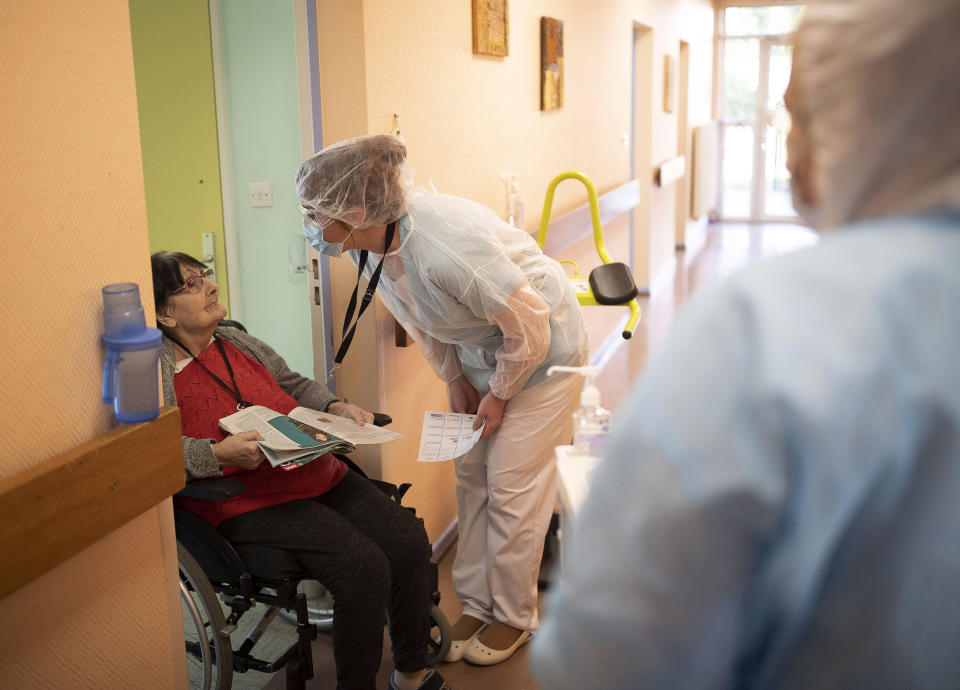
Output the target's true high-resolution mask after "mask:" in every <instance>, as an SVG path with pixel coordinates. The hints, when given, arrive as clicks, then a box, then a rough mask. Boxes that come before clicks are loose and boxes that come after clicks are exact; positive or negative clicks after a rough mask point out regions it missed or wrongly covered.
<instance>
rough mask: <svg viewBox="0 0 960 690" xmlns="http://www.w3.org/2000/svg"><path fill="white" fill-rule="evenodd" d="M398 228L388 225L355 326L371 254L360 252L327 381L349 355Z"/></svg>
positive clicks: (395, 225) (364, 251)
mask: <svg viewBox="0 0 960 690" xmlns="http://www.w3.org/2000/svg"><path fill="white" fill-rule="evenodd" d="M396 230H397V221H393V222H392V223H390V225H388V226H387V234H386V238H385V241H384V244H383V256H382V257H381V258H380V263H379V264H377V267H376V268H375V269H373V273H372V274H371V275H370V282H368V283H367V289H366V291H365V292H364V293H363V298H362V299H361V300H360V309H359V311H357V320H356V321H354V322H353V326H350V321H351V320H352V319H353V312H354V310H355V309H356V308H357V294H358V293H359V292H360V277H361V276H362V275H363V269H364V268H365V267H366V265H367V256H368V255H369V252H368V251H367V250H366V249H364V250H362V251H361V252H360V261H358V262H357V284H356V286H355V287H354V288H353V295H352V296H351V297H350V303H349V304H348V305H347V313H346V315H345V316H344V317H343V333H342V338H341V340H340V347H339V349H338V350H337V356H336V357H334V358H333V368H332V369H331V370H330V376H328V377H327V383H329V382H330V379H332V378H333V375H334V373H335V372H336V370H337V368H338V367H339V366H340V363H341V362H342V361H343V358H344V357H346V356H347V350H349V349H350V343H352V342H353V335H354V333H356V330H357V324H358V323H360V317H361V316H363V312H364V311H366V309H367V307H368V306H370V302H371V301H373V293H374V292H376V290H377V285H378V284H379V283H380V271H381V269H383V262H384V259H386V258H387V252H388V251H389V250H390V245H391V244H392V243H393V235H394V233H395V232H396Z"/></svg>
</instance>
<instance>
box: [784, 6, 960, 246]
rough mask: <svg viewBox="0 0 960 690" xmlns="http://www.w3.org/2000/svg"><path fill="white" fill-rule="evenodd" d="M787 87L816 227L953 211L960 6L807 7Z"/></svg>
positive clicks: (959, 201) (959, 195)
mask: <svg viewBox="0 0 960 690" xmlns="http://www.w3.org/2000/svg"><path fill="white" fill-rule="evenodd" d="M794 70H795V73H794V85H793V87H792V88H795V89H796V96H797V108H796V109H798V110H799V112H798V113H794V119H795V126H798V127H801V128H802V129H803V130H804V131H803V134H804V136H803V137H801V139H802V140H805V141H806V144H807V146H809V153H810V155H811V159H812V165H813V170H812V174H811V182H812V183H813V188H814V190H815V193H816V196H817V204H816V206H817V212H818V224H819V225H820V226H821V227H825V228H827V227H833V226H836V225H840V224H843V223H847V222H850V221H853V220H856V219H859V218H867V217H873V216H882V215H890V214H895V213H906V212H911V211H919V210H924V209H960V2H958V1H957V0H920V1H918V2H909V3H905V2H904V1H903V0H830V1H822V2H817V1H813V2H811V3H810V4H809V5H808V7H807V9H806V12H805V15H804V19H803V22H802V24H801V26H800V28H799V29H798V31H797V37H796V52H795V55H794Z"/></svg>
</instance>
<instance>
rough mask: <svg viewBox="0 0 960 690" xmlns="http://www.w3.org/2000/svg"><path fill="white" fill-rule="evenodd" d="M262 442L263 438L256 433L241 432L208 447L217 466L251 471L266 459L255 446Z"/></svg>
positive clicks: (258, 447)
mask: <svg viewBox="0 0 960 690" xmlns="http://www.w3.org/2000/svg"><path fill="white" fill-rule="evenodd" d="M262 440H263V436H261V435H260V434H258V433H257V432H256V431H242V432H240V433H239V434H234V435H233V436H227V437H226V438H225V439H223V440H222V441H220V443H214V444H213V445H211V446H210V450H212V451H213V456H214V457H215V458H216V459H217V464H218V465H221V466H223V465H233V466H235V467H242V468H243V469H245V470H252V469H256V468H257V466H259V465H260V463H261V462H263V461H264V460H266V459H267V458H266V456H264V454H263V451H261V450H260V446H258V445H257V441H262Z"/></svg>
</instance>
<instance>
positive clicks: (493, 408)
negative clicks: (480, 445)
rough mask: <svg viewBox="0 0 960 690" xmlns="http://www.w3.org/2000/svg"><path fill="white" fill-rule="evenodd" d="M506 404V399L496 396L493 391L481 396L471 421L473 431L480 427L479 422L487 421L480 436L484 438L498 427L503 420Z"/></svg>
mask: <svg viewBox="0 0 960 690" xmlns="http://www.w3.org/2000/svg"><path fill="white" fill-rule="evenodd" d="M506 405H507V401H506V400H504V399H503V398H498V397H497V396H495V395H494V394H493V393H487V394H486V395H485V396H483V400H481V401H480V406H479V407H478V408H477V418H476V419H475V420H474V421H473V429H474V431H476V430H477V429H479V428H480V424H481V422H483V421H484V420H486V421H487V425H486V426H485V427H484V428H483V433H482V434H480V438H486V437H487V436H489V435H490V434H492V433H493V432H494V431H496V430H497V429H499V428H500V423H501V422H502V421H503V408H504V407H506Z"/></svg>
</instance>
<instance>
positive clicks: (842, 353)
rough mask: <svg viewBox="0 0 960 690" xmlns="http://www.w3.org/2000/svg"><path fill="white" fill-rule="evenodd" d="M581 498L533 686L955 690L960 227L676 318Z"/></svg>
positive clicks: (861, 242) (816, 263)
mask: <svg viewBox="0 0 960 690" xmlns="http://www.w3.org/2000/svg"><path fill="white" fill-rule="evenodd" d="M592 481H593V483H592V486H591V493H590V496H589V497H588V499H587V501H586V503H585V504H584V506H583V508H582V510H581V512H580V513H579V514H578V515H577V518H576V522H575V524H574V526H573V534H572V539H568V541H567V542H566V543H565V544H564V547H563V548H564V549H569V551H568V552H567V553H566V554H565V558H564V561H563V562H564V572H563V576H562V579H561V583H560V586H559V589H558V591H557V592H556V595H555V596H554V597H553V599H552V600H551V601H550V602H549V603H548V605H547V614H548V615H547V617H546V620H545V622H544V625H543V626H542V628H541V633H540V635H539V636H538V638H537V639H536V640H535V642H534V650H533V665H534V670H535V673H536V675H537V676H538V678H539V680H540V682H541V684H542V687H543V688H544V689H545V690H552V689H555V688H556V689H560V688H571V689H576V690H583V689H584V688H604V689H614V688H655V689H658V690H659V689H665V688H764V689H774V688H776V689H777V690H790V689H794V688H796V689H801V688H803V689H810V688H816V689H817V690H825V689H831V688H837V689H839V688H844V689H849V688H865V689H866V688H871V689H872V688H910V689H912V690H916V689H918V688H957V687H960V605H958V598H960V216H952V217H951V216H945V215H942V216H935V215H926V216H905V217H899V218H890V219H885V220H875V221H869V222H862V223H860V224H857V225H854V226H851V227H849V228H847V229H846V230H844V231H841V232H837V233H835V234H831V235H829V236H827V237H825V238H824V239H823V240H822V242H821V243H820V244H819V245H818V246H817V247H814V248H811V249H809V250H804V251H800V252H797V253H795V254H792V255H788V256H783V257H780V258H777V259H773V260H769V261H766V262H763V263H761V264H758V265H755V266H753V267H751V268H749V269H747V270H745V271H743V272H742V273H740V274H738V275H736V276H735V277H734V278H733V279H731V280H729V281H728V282H726V283H725V284H723V285H722V286H720V287H718V288H716V289H714V290H712V291H710V292H709V293H707V294H704V295H703V296H701V297H699V298H697V299H694V300H693V301H691V303H690V305H689V306H688V307H687V309H686V311H685V312H684V314H683V315H682V316H681V318H680V320H679V321H678V324H677V327H676V329H675V331H674V333H673V334H672V336H671V338H670V339H669V340H668V342H667V344H666V345H665V346H664V348H663V350H662V354H661V356H659V357H658V358H657V359H656V360H655V361H654V362H653V363H652V364H651V366H650V368H649V370H648V371H647V373H646V374H645V375H644V377H643V379H642V380H641V381H640V383H639V385H638V386H637V387H636V389H635V391H634V392H633V393H632V396H631V398H630V399H629V402H628V403H626V404H625V406H624V407H623V408H622V409H621V410H619V411H618V412H617V414H616V420H615V431H614V435H613V437H612V439H611V442H610V445H609V447H608V450H607V452H606V455H605V458H604V460H603V462H602V463H601V465H600V467H599V468H598V469H597V471H596V474H595V475H594V478H593V480H592ZM568 532H569V530H568Z"/></svg>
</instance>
